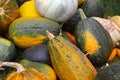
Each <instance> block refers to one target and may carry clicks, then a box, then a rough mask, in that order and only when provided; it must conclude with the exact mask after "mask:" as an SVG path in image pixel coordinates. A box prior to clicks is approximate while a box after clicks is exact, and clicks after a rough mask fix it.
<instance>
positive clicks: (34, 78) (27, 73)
mask: <svg viewBox="0 0 120 80" xmlns="http://www.w3.org/2000/svg"><path fill="white" fill-rule="evenodd" d="M0 66H1V67H4V66H7V67H12V68H15V69H17V71H13V72H11V73H9V74H8V76H7V77H6V79H5V80H47V78H46V76H45V75H43V74H42V73H40V72H39V71H38V70H37V69H35V68H24V67H23V66H22V65H21V64H19V63H16V62H1V63H0Z"/></svg>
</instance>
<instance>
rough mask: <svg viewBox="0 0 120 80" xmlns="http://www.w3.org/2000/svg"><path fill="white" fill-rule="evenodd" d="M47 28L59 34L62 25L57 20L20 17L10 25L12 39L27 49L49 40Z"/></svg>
mask: <svg viewBox="0 0 120 80" xmlns="http://www.w3.org/2000/svg"><path fill="white" fill-rule="evenodd" d="M45 30H50V31H51V32H53V34H54V35H58V34H59V32H60V27H59V24H58V23H57V22H54V21H52V20H49V19H46V18H42V17H31V18H23V17H22V18H19V19H16V20H15V21H14V22H13V23H11V24H10V27H9V37H10V39H11V40H12V41H13V42H14V43H15V44H16V45H17V46H18V47H20V48H22V49H26V48H29V47H32V46H35V45H39V44H42V43H46V42H47V41H48V38H47V35H46V33H45Z"/></svg>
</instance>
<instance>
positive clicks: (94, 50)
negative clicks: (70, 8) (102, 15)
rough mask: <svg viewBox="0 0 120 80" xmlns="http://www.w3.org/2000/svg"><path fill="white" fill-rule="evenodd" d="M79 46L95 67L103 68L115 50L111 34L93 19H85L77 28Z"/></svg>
mask: <svg viewBox="0 0 120 80" xmlns="http://www.w3.org/2000/svg"><path fill="white" fill-rule="evenodd" d="M80 12H81V16H82V17H83V18H85V15H83V12H82V9H80ZM75 38H76V43H77V46H78V47H79V48H80V49H81V50H82V51H83V52H84V53H86V54H88V55H87V56H88V58H89V59H90V61H91V62H92V63H93V65H95V66H102V65H104V64H105V63H106V62H107V61H108V57H109V56H110V54H111V52H112V50H113V43H112V39H111V37H110V35H109V33H108V32H107V31H106V30H105V29H104V28H103V27H102V25H101V24H100V23H99V22H97V21H96V20H95V19H93V18H85V19H84V20H82V21H79V23H78V24H77V25H76V27H75Z"/></svg>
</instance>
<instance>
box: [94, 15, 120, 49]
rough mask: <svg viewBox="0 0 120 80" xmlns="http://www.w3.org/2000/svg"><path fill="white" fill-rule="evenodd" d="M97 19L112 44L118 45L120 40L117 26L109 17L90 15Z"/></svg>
mask: <svg viewBox="0 0 120 80" xmlns="http://www.w3.org/2000/svg"><path fill="white" fill-rule="evenodd" d="M92 18H94V19H95V20H97V21H98V22H99V23H100V24H101V25H102V26H103V27H104V28H105V29H106V30H107V31H108V33H109V34H110V36H111V38H112V41H113V46H114V47H115V46H117V45H119V41H120V29H119V28H118V26H117V25H116V24H115V23H114V22H113V21H112V20H110V19H105V18H100V17H92Z"/></svg>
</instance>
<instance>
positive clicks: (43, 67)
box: [20, 59, 56, 80]
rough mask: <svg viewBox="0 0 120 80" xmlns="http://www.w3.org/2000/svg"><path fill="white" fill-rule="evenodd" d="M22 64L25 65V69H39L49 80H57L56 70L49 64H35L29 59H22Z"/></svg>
mask: <svg viewBox="0 0 120 80" xmlns="http://www.w3.org/2000/svg"><path fill="white" fill-rule="evenodd" d="M20 64H21V65H23V66H24V67H25V68H32V67H33V68H35V69H37V70H38V71H39V72H41V73H42V74H43V75H45V77H46V78H47V80H56V74H55V72H54V70H53V69H52V68H51V67H50V66H48V65H47V64H44V63H38V62H33V61H30V60H27V59H22V60H21V61H20Z"/></svg>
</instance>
